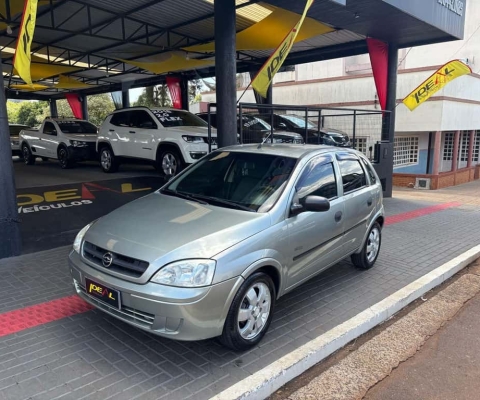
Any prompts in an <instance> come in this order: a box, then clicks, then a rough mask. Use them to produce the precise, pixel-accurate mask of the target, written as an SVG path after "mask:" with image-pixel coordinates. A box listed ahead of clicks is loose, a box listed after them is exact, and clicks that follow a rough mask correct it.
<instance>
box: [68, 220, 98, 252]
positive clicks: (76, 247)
mask: <svg viewBox="0 0 480 400" xmlns="http://www.w3.org/2000/svg"><path fill="white" fill-rule="evenodd" d="M92 225H93V222H91V223H90V224H88V225H87V226H85V227H83V228H82V230H81V231H80V232H78V234H77V236H76V237H75V240H74V242H73V250H75V251H76V252H77V253H78V254H80V247H82V241H83V237H84V236H85V234H86V233H87V231H88V230H89V229H90V227H91V226H92Z"/></svg>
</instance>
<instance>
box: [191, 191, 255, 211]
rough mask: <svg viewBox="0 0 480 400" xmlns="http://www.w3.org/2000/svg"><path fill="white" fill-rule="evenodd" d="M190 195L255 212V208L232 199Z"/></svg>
mask: <svg viewBox="0 0 480 400" xmlns="http://www.w3.org/2000/svg"><path fill="white" fill-rule="evenodd" d="M192 196H194V197H195V198H199V199H202V200H206V201H208V202H209V203H218V204H223V205H225V206H228V207H232V208H235V209H237V210H244V211H250V212H255V210H252V209H251V208H250V207H247V206H244V205H242V204H238V203H235V202H233V201H228V200H224V199H219V198H218V197H210V196H204V195H201V194H195V195H192Z"/></svg>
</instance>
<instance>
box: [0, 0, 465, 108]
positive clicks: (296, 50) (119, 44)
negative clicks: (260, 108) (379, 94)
mask: <svg viewBox="0 0 480 400" xmlns="http://www.w3.org/2000/svg"><path fill="white" fill-rule="evenodd" d="M3 1H4V2H5V9H6V10H7V15H5V16H4V19H3V22H4V23H3V24H1V25H2V26H3V27H4V29H3V31H1V32H0V46H1V48H2V57H3V62H4V76H5V86H6V87H7V90H8V87H9V86H10V85H12V84H18V83H22V82H21V80H20V79H19V78H18V77H16V76H14V75H12V72H13V68H12V66H11V64H12V60H13V53H12V50H13V49H14V47H15V44H16V38H17V35H18V29H19V24H20V20H21V15H20V14H21V13H16V14H12V15H8V10H14V7H13V4H14V2H16V1H15V0H3ZM424 1H425V2H432V4H434V5H438V4H436V3H437V0H424ZM397 2H398V3H399V4H400V7H401V8H398V4H395V3H397ZM407 3H411V1H403V2H401V1H396V0H348V1H347V2H346V6H343V5H340V4H338V3H337V2H334V1H331V0H316V1H315V2H314V4H313V6H312V7H311V9H310V11H309V14H308V15H309V17H310V18H313V19H315V20H317V21H320V22H322V23H324V24H327V25H329V26H331V27H332V28H334V29H335V30H334V31H333V32H329V33H326V34H323V35H319V36H317V37H314V38H311V39H309V40H305V41H302V42H299V43H296V44H295V45H294V47H293V49H292V52H291V54H290V55H289V57H288V59H287V60H286V62H285V65H293V64H299V63H305V62H312V61H319V60H325V59H330V58H337V57H343V56H349V55H357V54H362V53H366V52H367V47H366V43H365V38H366V37H367V36H371V37H375V38H377V39H381V40H385V41H388V42H395V43H396V44H397V46H398V47H409V46H416V45H421V44H427V43H435V42H442V41H448V40H454V39H458V38H459V37H460V36H459V34H458V32H454V31H452V30H451V31H450V32H448V31H445V29H442V28H441V27H439V26H435V24H432V23H429V21H427V20H426V19H424V20H422V19H421V18H418V17H415V16H413V15H412V13H411V12H410V11H411V10H408V9H402V8H405V5H406V4H407ZM304 5H305V4H304V2H303V1H291V0H266V1H264V2H259V1H258V0H250V1H249V0H237V1H236V12H237V18H236V31H237V32H240V31H242V30H244V29H246V28H248V27H250V26H252V25H254V24H255V23H256V22H258V21H259V20H261V19H262V18H264V17H265V16H266V15H268V13H269V12H271V10H272V9H273V8H274V7H280V8H283V9H286V10H289V11H292V12H295V13H299V14H300V13H301V12H302V10H303V7H304ZM407 8H408V7H407ZM442 11H443V10H442ZM7 25H8V26H10V28H11V31H12V33H11V34H8V33H7V29H6V26H7ZM437 25H438V24H437ZM2 26H0V28H1V27H2ZM462 33H463V32H462ZM265 35H268V32H265ZM214 37H215V32H214V4H213V0H131V1H128V2H126V1H114V0H40V1H39V9H38V13H37V24H36V29H35V35H34V43H33V44H32V50H33V53H34V55H36V56H38V57H41V58H42V60H41V61H40V62H41V63H46V64H59V63H62V64H65V65H68V66H72V67H76V68H77V69H76V70H75V71H72V72H67V73H65V74H63V75H67V76H70V77H72V78H74V79H77V80H79V81H80V82H84V83H86V84H90V85H95V86H92V87H90V88H86V89H83V90H81V92H82V94H86V95H88V94H95V93H103V92H111V91H117V90H122V89H123V90H125V89H128V88H130V87H142V86H149V85H153V84H158V83H161V82H164V80H165V75H155V74H153V73H151V72H149V71H146V70H143V69H141V68H138V67H136V66H134V65H130V64H128V63H125V62H120V61H119V59H127V60H135V61H155V60H158V59H161V57H162V55H165V53H169V52H172V51H180V52H182V54H185V57H190V58H199V59H212V57H213V56H214V54H205V53H187V52H184V51H183V50H182V49H184V48H185V47H188V46H191V45H195V44H202V43H206V42H209V41H212V40H213V39H214ZM270 54H271V50H263V51H258V50H256V51H237V71H238V72H248V71H256V70H258V68H259V67H260V66H261V65H262V64H263V62H264V61H265V60H266V58H268V56H269V55H270ZM37 61H38V60H37ZM177 73H178V72H177ZM181 74H182V75H183V76H184V77H185V78H186V79H196V78H199V77H201V78H206V77H211V76H214V75H215V67H213V66H211V67H206V68H201V69H197V70H194V71H182V72H181ZM57 82H58V75H53V76H49V77H47V78H45V79H43V80H42V81H40V82H38V83H40V84H42V83H46V84H47V85H54V84H55V83H57ZM64 91H65V89H58V88H50V89H46V90H43V91H38V92H22V91H18V90H8V92H7V95H8V97H9V98H24V99H47V98H62V97H63V92H64Z"/></svg>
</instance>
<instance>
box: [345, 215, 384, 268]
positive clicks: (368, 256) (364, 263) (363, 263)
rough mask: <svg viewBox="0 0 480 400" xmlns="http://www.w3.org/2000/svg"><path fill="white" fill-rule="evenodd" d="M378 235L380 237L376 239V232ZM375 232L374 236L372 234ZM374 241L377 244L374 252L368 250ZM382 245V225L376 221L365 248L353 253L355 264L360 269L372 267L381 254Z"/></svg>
mask: <svg viewBox="0 0 480 400" xmlns="http://www.w3.org/2000/svg"><path fill="white" fill-rule="evenodd" d="M375 232H376V234H377V235H378V239H375V238H376V236H375V234H374V233H375ZM372 233H373V236H372ZM372 242H375V243H373V245H374V246H376V253H375V254H372V253H371V252H369V251H368V248H369V246H370V245H371V244H372ZM381 246H382V227H381V226H380V224H379V223H378V222H375V223H374V224H373V226H372V227H371V228H370V231H369V232H368V236H367V240H366V241H365V244H364V245H363V249H362V251H361V252H360V253H358V254H352V256H351V259H352V263H353V265H355V266H356V267H357V268H360V269H370V268H372V267H373V266H374V265H375V261H377V258H378V255H379V254H380V248H381Z"/></svg>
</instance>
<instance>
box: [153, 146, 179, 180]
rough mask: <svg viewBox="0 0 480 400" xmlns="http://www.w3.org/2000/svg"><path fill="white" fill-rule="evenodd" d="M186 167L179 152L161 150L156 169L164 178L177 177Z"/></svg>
mask: <svg viewBox="0 0 480 400" xmlns="http://www.w3.org/2000/svg"><path fill="white" fill-rule="evenodd" d="M183 167H184V163H183V160H182V157H181V156H180V154H178V151H176V150H174V149H166V150H160V151H159V152H158V155H157V162H156V165H155V168H156V169H157V171H158V172H160V175H162V176H175V175H177V174H178V173H179V172H180V171H181V170H182V169H183Z"/></svg>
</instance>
